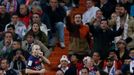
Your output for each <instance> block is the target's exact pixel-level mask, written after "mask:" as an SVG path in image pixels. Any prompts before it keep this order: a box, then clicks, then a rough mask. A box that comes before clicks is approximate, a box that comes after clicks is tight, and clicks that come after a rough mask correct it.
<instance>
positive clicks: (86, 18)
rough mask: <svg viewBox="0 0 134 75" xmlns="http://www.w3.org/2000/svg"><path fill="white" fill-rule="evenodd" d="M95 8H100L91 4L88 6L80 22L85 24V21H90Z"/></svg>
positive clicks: (93, 15)
mask: <svg viewBox="0 0 134 75" xmlns="http://www.w3.org/2000/svg"><path fill="white" fill-rule="evenodd" d="M97 10H100V9H99V8H98V7H95V6H92V7H91V8H89V9H88V10H87V11H86V12H85V13H84V14H83V15H82V17H83V19H82V22H83V23H84V24H85V23H88V22H90V21H91V19H92V18H93V17H95V15H96V11H97Z"/></svg>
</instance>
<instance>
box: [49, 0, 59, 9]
mask: <svg viewBox="0 0 134 75" xmlns="http://www.w3.org/2000/svg"><path fill="white" fill-rule="evenodd" d="M50 6H51V7H52V8H56V7H57V6H58V1H57V0H50Z"/></svg>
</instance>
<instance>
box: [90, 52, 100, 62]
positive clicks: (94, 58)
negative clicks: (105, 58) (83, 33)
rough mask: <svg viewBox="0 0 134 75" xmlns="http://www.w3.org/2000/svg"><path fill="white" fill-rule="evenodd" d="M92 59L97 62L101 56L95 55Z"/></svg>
mask: <svg viewBox="0 0 134 75" xmlns="http://www.w3.org/2000/svg"><path fill="white" fill-rule="evenodd" d="M92 58H93V60H94V61H97V60H99V59H100V56H99V54H98V53H93V57H92Z"/></svg>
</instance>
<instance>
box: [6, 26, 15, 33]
mask: <svg viewBox="0 0 134 75" xmlns="http://www.w3.org/2000/svg"><path fill="white" fill-rule="evenodd" d="M7 31H9V32H11V33H12V34H13V33H14V32H15V31H14V29H13V28H12V27H10V28H7Z"/></svg>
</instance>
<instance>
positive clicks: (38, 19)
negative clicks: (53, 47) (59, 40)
mask: <svg viewBox="0 0 134 75" xmlns="http://www.w3.org/2000/svg"><path fill="white" fill-rule="evenodd" d="M33 23H38V24H39V26H40V30H41V31H42V32H44V33H45V34H46V35H48V31H49V29H47V25H45V24H44V23H42V22H41V15H39V14H38V13H34V14H33V15H32V18H31V24H33ZM31 27H32V25H29V27H28V29H29V30H30V29H31Z"/></svg>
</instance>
